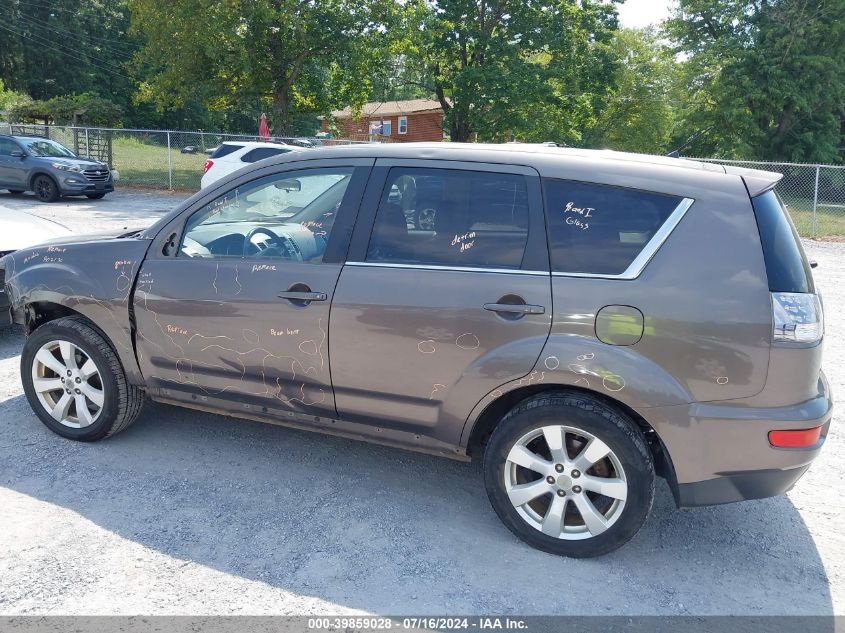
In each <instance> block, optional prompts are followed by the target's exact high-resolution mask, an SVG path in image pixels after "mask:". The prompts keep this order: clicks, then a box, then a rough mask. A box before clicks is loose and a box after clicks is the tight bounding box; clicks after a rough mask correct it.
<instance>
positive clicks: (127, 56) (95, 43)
mask: <svg viewBox="0 0 845 633" xmlns="http://www.w3.org/2000/svg"><path fill="white" fill-rule="evenodd" d="M19 18H20V19H22V20H23V21H24V23H25V24H27V25H28V26H30V27H36V28H42V29H48V30H50V31H53V32H55V33H57V34H59V35H65V36H67V37H72V38H76V39H80V40H83V41H84V43H85V44H87V45H89V46H99V47H100V48H102V50H103V51H104V52H106V53H109V54H110V55H114V56H115V57H123V58H124V59H126V60H127V61H128V60H131V59H132V57H133V53H127V52H125V51H119V50H115V49H112V48H110V47H108V46H105V45H103V44H101V43H100V41H99V40H98V39H96V38H95V37H94V36H88V35H85V34H83V33H74V32H72V31H67V30H64V29H57V28H53V27H49V26H47V25H46V24H41V23H40V22H37V21H36V20H33V19H32V18H29V17H26V16H19ZM85 40H89V41H85ZM136 50H137V49H136Z"/></svg>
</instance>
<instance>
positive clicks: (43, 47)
mask: <svg viewBox="0 0 845 633" xmlns="http://www.w3.org/2000/svg"><path fill="white" fill-rule="evenodd" d="M128 25H129V11H128V9H127V7H126V2H125V1H124V0H3V2H0V79H3V80H4V81H5V83H6V85H7V86H8V87H9V88H11V89H14V90H17V91H20V92H23V93H26V94H28V95H30V96H31V97H32V98H34V99H50V98H53V97H58V96H63V95H67V94H82V93H92V94H97V95H99V96H101V97H105V98H109V99H112V100H115V101H118V102H121V103H126V104H128V103H129V101H130V98H131V95H132V94H133V93H134V81H133V80H132V78H131V77H130V76H129V73H128V71H127V68H126V64H127V63H128V61H129V60H130V59H131V57H132V54H133V52H134V51H135V49H136V48H137V43H136V42H135V41H134V40H133V39H131V38H130V37H129V36H128V35H127V33H126V30H127V28H128Z"/></svg>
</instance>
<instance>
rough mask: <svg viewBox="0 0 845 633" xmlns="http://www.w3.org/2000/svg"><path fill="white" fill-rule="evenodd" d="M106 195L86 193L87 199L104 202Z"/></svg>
mask: <svg viewBox="0 0 845 633" xmlns="http://www.w3.org/2000/svg"><path fill="white" fill-rule="evenodd" d="M105 195H106V194H105V193H86V194H85V197H86V198H90V199H91V200H102V199H103V197H104V196H105Z"/></svg>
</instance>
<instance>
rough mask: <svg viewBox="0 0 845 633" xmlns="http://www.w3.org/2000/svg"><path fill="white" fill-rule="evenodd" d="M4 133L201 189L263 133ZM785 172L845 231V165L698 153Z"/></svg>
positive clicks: (805, 203) (815, 216)
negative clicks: (243, 144) (227, 146)
mask: <svg viewBox="0 0 845 633" xmlns="http://www.w3.org/2000/svg"><path fill="white" fill-rule="evenodd" d="M0 134H35V135H38V136H45V137H47V138H51V139H53V140H55V141H57V142H59V143H61V144H62V145H65V146H66V147H69V148H71V149H72V150H74V151H75V152H76V153H77V154H79V155H81V156H91V157H92V158H96V159H98V160H101V161H103V162H105V163H107V164H109V165H110V166H111V168H112V169H116V170H117V171H118V173H119V180H118V182H117V183H116V184H117V186H118V187H144V188H151V189H171V190H174V189H175V190H184V191H196V190H197V189H199V187H200V179H201V178H202V174H203V167H204V166H205V160H206V158H207V156H208V154H209V153H210V152H211V151H212V150H213V149H214V148H216V147H217V146H218V145H220V143H223V142H224V141H260V140H262V139H261V138H259V137H258V136H252V135H244V134H220V133H216V132H204V131H202V130H197V131H185V130H128V129H116V128H87V127H73V126H58V125H49V126H48V125H37V124H36V125H31V124H26V125H23V124H15V123H11V124H10V123H4V122H2V121H0ZM273 140H275V141H283V142H286V143H289V144H294V145H302V146H306V147H319V146H326V145H338V144H349V143H362V142H369V141H367V140H363V139H362V140H350V139H326V138H313V137H296V138H279V137H275V138H274V139H273ZM696 160H705V161H708V162H713V163H719V164H722V165H737V166H740V167H749V168H752V169H764V170H767V171H776V172H779V173H782V174H783V179H782V180H781V181H780V182H779V183H778V185H777V187H776V191H777V192H778V193H779V194H780V196H781V198H783V200H784V202H785V203H786V205H787V208H788V209H789V212H790V214H791V215H792V219H793V221H794V222H795V226H796V228H797V229H798V232H799V233H800V234H801V236H802V237H845V166H835V165H814V164H800V163H778V162H755V161H735V160H720V159H709V158H703V159H701V158H699V159H696Z"/></svg>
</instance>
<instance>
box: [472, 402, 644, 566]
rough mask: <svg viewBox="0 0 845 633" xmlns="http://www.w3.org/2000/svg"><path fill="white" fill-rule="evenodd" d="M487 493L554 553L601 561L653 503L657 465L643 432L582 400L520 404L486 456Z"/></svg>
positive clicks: (518, 527) (524, 535) (506, 518)
mask: <svg viewBox="0 0 845 633" xmlns="http://www.w3.org/2000/svg"><path fill="white" fill-rule="evenodd" d="M484 476H485V484H486V487H487V494H488V496H489V498H490V502H491V504H492V505H493V508H494V509H495V511H496V513H497V514H498V515H499V518H501V519H502V521H503V522H504V524H505V525H506V526H507V527H508V528H509V529H510V530H511V531H512V532H513V533H514V534H516V535H517V536H518V537H519V538H521V539H522V540H524V541H525V542H527V543H528V544H529V545H531V546H533V547H536V548H537V549H541V550H543V551H546V552H550V553H552V554H558V555H561V556H571V557H575V558H585V557H591V556H600V555H602V554H606V553H608V552H611V551H613V550H615V549H616V548H618V547H621V546H622V545H624V544H625V543H627V542H628V541H629V540H630V539H631V538H633V537H634V535H635V534H636V533H637V532H638V531H639V529H640V528H641V527H642V525H643V523H644V522H645V520H646V517H647V516H648V513H649V511H650V510H651V504H652V502H653V500H654V462H653V459H652V456H651V453H650V451H649V449H648V446H647V445H646V442H645V438H644V437H643V435H642V433H641V432H640V431H639V429H638V428H637V427H636V425H635V424H634V423H633V422H632V421H631V420H629V419H628V418H627V417H625V416H623V415H621V414H620V413H619V412H617V411H615V410H614V409H612V408H611V407H609V406H608V405H606V404H605V403H604V402H602V401H600V400H597V399H594V398H592V397H591V396H587V395H581V394H554V395H541V396H538V397H535V398H532V399H530V400H527V401H525V402H523V403H521V404H519V405H518V406H517V407H516V408H515V409H513V410H512V411H511V412H510V413H509V414H508V415H507V416H506V417H505V419H504V420H502V422H501V423H500V424H499V426H498V427H497V428H496V430H495V431H494V432H493V435H492V437H491V438H490V442H489V444H488V445H487V448H486V450H485V453H484Z"/></svg>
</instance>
